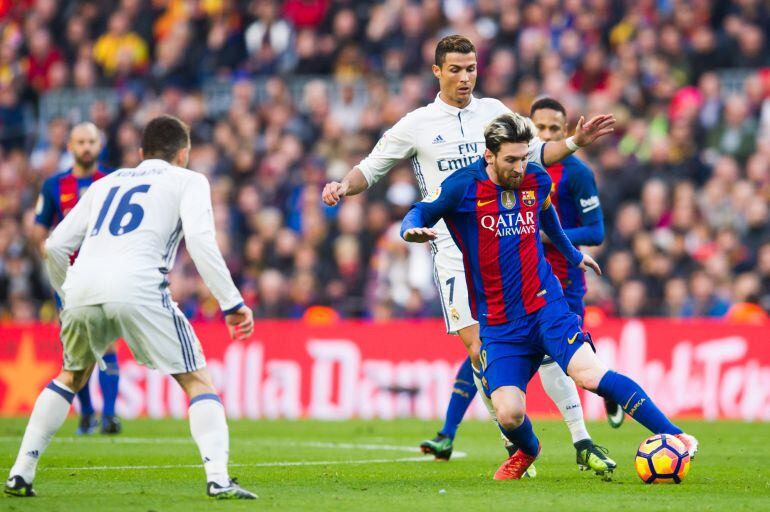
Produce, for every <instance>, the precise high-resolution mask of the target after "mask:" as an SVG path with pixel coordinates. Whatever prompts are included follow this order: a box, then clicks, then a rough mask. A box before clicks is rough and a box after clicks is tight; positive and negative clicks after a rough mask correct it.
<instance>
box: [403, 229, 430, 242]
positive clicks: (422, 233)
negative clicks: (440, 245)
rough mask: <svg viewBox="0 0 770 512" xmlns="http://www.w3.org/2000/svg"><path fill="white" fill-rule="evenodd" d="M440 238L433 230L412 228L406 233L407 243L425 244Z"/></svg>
mask: <svg viewBox="0 0 770 512" xmlns="http://www.w3.org/2000/svg"><path fill="white" fill-rule="evenodd" d="M436 238H438V233H437V232H436V230H435V229H431V228H412V229H407V230H406V231H404V240H406V241H407V242H417V243H423V242H428V241H430V240H435V239H436Z"/></svg>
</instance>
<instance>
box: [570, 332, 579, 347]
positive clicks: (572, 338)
mask: <svg viewBox="0 0 770 512" xmlns="http://www.w3.org/2000/svg"><path fill="white" fill-rule="evenodd" d="M578 334H580V331H578V332H576V333H575V334H573V335H572V337H571V338H567V343H569V344H570V345H572V344H573V343H575V340H576V339H577V337H578Z"/></svg>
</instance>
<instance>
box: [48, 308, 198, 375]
mask: <svg viewBox="0 0 770 512" xmlns="http://www.w3.org/2000/svg"><path fill="white" fill-rule="evenodd" d="M118 338H123V339H124V340H125V341H126V344H128V347H129V348H130V349H131V353H132V354H133V355H134V359H136V362H137V363H139V364H142V365H144V366H147V367H149V368H157V369H158V370H160V371H161V372H163V373H165V374H169V375H174V374H178V373H188V372H192V371H195V370H199V369H201V368H203V367H205V366H206V359H205V358H204V357H203V350H202V348H201V344H200V341H198V337H197V336H195V332H193V330H192V327H191V326H190V322H188V321H187V318H185V316H184V315H183V314H182V312H181V311H180V310H179V308H178V307H176V304H175V303H174V302H172V301H171V300H170V299H168V300H164V302H163V304H162V305H161V304H158V305H157V306H140V305H136V304H124V303H107V304H100V305H96V306H81V307H76V308H71V309H65V310H64V311H63V312H62V314H61V341H62V345H63V347H64V369H66V370H70V371H75V370H83V369H85V368H87V367H89V366H91V365H93V364H94V363H96V362H99V361H100V360H101V357H102V355H104V351H105V350H106V349H107V348H108V347H109V346H110V345H111V344H113V343H114V342H115V340H117V339H118Z"/></svg>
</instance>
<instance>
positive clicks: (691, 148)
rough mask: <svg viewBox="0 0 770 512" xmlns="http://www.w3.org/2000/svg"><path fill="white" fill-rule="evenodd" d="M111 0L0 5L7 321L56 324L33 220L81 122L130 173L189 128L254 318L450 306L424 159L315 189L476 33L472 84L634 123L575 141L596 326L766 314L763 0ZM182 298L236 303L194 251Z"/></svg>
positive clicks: (109, 161)
mask: <svg viewBox="0 0 770 512" xmlns="http://www.w3.org/2000/svg"><path fill="white" fill-rule="evenodd" d="M0 4H2V2H0ZM113 4H114V5H107V3H105V2H94V1H89V2H56V1H54V0H37V1H36V2H34V9H30V8H14V7H9V8H8V10H7V11H6V12H5V15H4V16H3V17H2V18H0V319H8V318H13V319H14V320H17V321H32V320H34V319H36V318H37V319H42V320H44V321H52V320H54V316H55V313H54V312H55V308H54V307H53V302H52V298H51V294H50V291H49V288H48V286H47V283H46V282H45V279H44V278H43V276H42V272H41V270H40V268H41V267H40V263H39V262H38V261H37V259H36V258H35V257H34V256H33V251H30V250H29V247H28V245H29V237H28V229H29V224H30V219H31V216H32V214H33V212H34V208H35V199H36V196H37V192H38V188H39V187H40V184H41V183H42V181H43V180H44V179H45V178H46V177H48V176H50V175H51V174H53V173H55V172H58V171H61V170H65V169H66V168H68V167H69V166H71V165H72V159H71V156H70V155H68V154H67V152H66V148H65V143H66V138H67V131H68V128H69V126H70V125H71V124H73V123H75V122H78V121H81V120H84V118H88V119H89V120H91V121H93V122H94V123H95V124H96V125H97V126H98V127H99V129H100V130H101V131H102V136H103V138H104V142H105V144H104V150H103V153H102V155H101V161H102V163H103V164H104V165H106V166H109V167H119V166H133V165H136V163H137V162H138V158H139V156H138V151H137V148H138V145H139V140H140V136H141V127H142V126H143V125H144V124H145V123H146V122H147V121H148V120H149V119H150V118H152V117H153V116H155V115H158V114H161V113H171V114H174V115H177V116H179V117H181V118H182V119H183V120H184V121H185V122H187V123H188V124H189V125H190V127H191V133H192V140H193V151H192V154H191V163H190V165H191V167H192V168H194V169H195V170H197V171H199V172H202V173H204V174H206V175H207V176H208V177H209V179H210V181H211V183H212V196H213V204H214V217H215V222H216V225H217V227H218V230H219V243H220V245H221V247H222V250H223V252H224V253H225V257H226V258H227V261H228V264H229V265H230V268H231V269H232V272H233V275H234V278H235V280H236V282H237V283H238V285H239V286H240V287H241V289H242V290H243V293H244V298H245V299H246V301H247V302H248V303H249V304H250V305H253V306H254V310H255V313H256V314H257V316H258V317H291V318H302V317H313V318H316V317H319V316H321V317H324V318H327V319H328V318H332V319H333V318H334V317H335V315H339V316H341V317H364V318H378V319H379V318H391V317H421V316H440V314H441V313H440V308H439V307H438V304H437V300H436V294H437V293H438V292H437V290H436V287H435V283H434V279H433V273H432V268H431V265H432V263H431V255H430V250H429V248H428V247H427V246H421V245H414V244H405V243H404V242H402V241H401V240H400V239H399V237H398V223H399V222H400V220H401V217H402V216H403V214H404V212H405V211H406V209H408V207H409V205H410V204H411V203H412V202H414V201H415V200H419V194H418V188H417V186H416V183H415V179H414V176H413V174H412V171H411V170H410V169H409V168H408V164H407V163H406V162H405V163H404V164H403V165H399V166H397V167H396V168H394V169H393V171H392V172H391V173H389V175H388V177H387V179H384V180H383V183H380V184H378V185H377V186H375V187H373V188H372V189H371V190H369V191H367V193H366V194H365V195H362V196H359V197H356V198H347V199H345V201H343V202H342V204H341V206H339V207H337V208H326V207H324V206H322V205H321V203H320V198H319V190H320V187H322V186H323V183H324V182H326V181H328V180H330V179H339V178H341V177H342V175H344V173H345V172H346V171H347V170H348V169H350V167H351V166H353V165H355V164H357V163H358V162H359V161H360V160H361V159H362V158H363V157H364V156H366V154H367V153H368V152H369V151H370V150H371V148H372V147H373V146H374V144H376V143H377V141H378V140H379V138H380V137H381V135H382V133H383V132H384V131H385V130H387V129H388V128H389V127H390V126H392V125H393V124H394V123H395V122H397V121H398V120H399V118H400V117H401V116H403V115H404V114H406V113H407V112H408V111H410V110H412V109H414V108H417V107H419V106H422V105H424V104H425V103H426V102H429V101H432V99H433V98H434V97H435V94H436V89H437V86H436V82H435V78H434V77H433V75H432V73H431V64H432V63H433V58H434V49H435V43H436V41H437V40H438V38H440V37H442V36H444V35H447V34H451V33H458V32H459V33H463V34H464V35H466V36H468V37H471V38H472V39H473V40H474V42H475V43H476V46H477V48H478V55H477V57H478V62H479V82H478V88H477V95H480V96H481V95H489V96H496V97H499V98H500V99H501V100H502V101H504V102H505V103H506V104H507V105H509V106H510V107H511V108H513V109H514V110H517V111H520V112H522V113H526V112H528V111H529V106H530V103H531V101H532V100H533V99H535V98H536V97H537V96H539V95H542V94H550V95H555V96H556V97H557V98H558V99H559V100H560V101H562V102H563V103H565V104H566V105H567V106H568V111H569V112H571V113H573V115H574V117H573V118H571V119H570V120H569V125H570V127H574V125H575V123H576V122H577V119H578V118H579V116H580V115H584V116H586V117H588V116H590V115H593V114H596V113H600V112H612V113H614V114H615V116H616V118H617V119H618V124H617V127H616V131H615V135H614V137H611V138H610V137H608V138H607V139H606V140H604V141H602V142H601V143H600V144H598V145H596V146H595V147H593V146H592V147H590V148H586V149H585V150H581V152H580V154H579V156H580V157H581V158H582V159H584V160H586V161H587V162H588V163H589V164H590V165H591V167H592V168H593V169H594V170H595V173H596V179H597V183H598V186H599V191H600V195H601V201H602V205H603V209H604V213H605V221H606V223H607V226H606V231H607V233H608V235H607V240H606V242H605V244H604V245H603V246H601V247H598V248H592V253H593V254H595V255H596V257H597V258H598V260H599V262H600V263H601V264H602V265H603V267H604V269H605V275H604V276H602V277H594V276H588V295H587V301H588V302H589V304H591V305H593V308H592V311H594V313H595V314H596V315H599V316H600V315H602V314H605V315H613V314H617V315H621V316H627V317H637V316H643V315H662V316H672V317H691V316H711V317H722V318H725V317H726V318H729V319H730V320H731V321H738V320H737V319H744V320H745V319H751V320H752V321H753V319H756V318H762V316H761V314H764V313H762V311H764V312H770V220H769V219H768V217H770V215H769V211H770V60H768V59H770V51H768V50H769V48H768V37H767V30H766V28H767V27H768V26H770V16H769V15H768V10H767V9H766V8H762V7H761V6H760V4H761V3H760V4H758V3H757V2H751V1H750V2H738V3H731V4H729V5H728V4H724V5H723V4H721V3H718V2H714V1H713V0H706V1H705V2H702V3H698V4H689V3H681V2H680V3H675V4H671V5H668V4H666V5H665V6H664V5H663V4H660V5H659V6H657V7H654V6H653V7H649V6H646V5H637V4H633V5H632V4H624V3H622V2H620V3H618V2H614V3H613V2H609V3H608V2H594V3H591V4H590V6H588V7H586V6H585V5H583V4H581V3H580V2H572V1H570V2H566V1H551V2H524V3H520V2H518V3H517V2H511V1H507V0H506V1H504V2H491V1H480V2H467V1H451V2H442V1H439V0H416V1H412V0H410V1H405V0H384V1H381V2H373V1H360V2H353V1H351V0H336V1H334V2H332V1H329V0H285V1H283V2H278V1H277V0H242V1H239V0H217V1H205V2H189V1H186V0H157V1H156V0H152V1H148V0H119V1H115V2H113ZM25 5H26V4H25ZM171 287H172V291H173V293H174V297H175V298H176V300H177V301H178V303H179V304H180V307H181V308H182V309H183V311H184V312H185V314H187V315H188V316H190V317H192V318H197V319H204V320H205V319H211V318H215V317H216V315H218V314H219V313H218V309H217V306H216V304H215V301H214V300H213V298H212V297H211V295H210V293H209V292H208V291H206V289H205V287H204V286H202V285H201V282H200V280H199V278H198V277H197V274H196V273H195V271H194V268H193V266H192V263H191V261H190V258H189V256H188V255H187V254H186V253H185V251H184V248H182V249H180V251H179V256H178V263H177V266H176V267H175V269H174V271H173V272H172V275H171ZM318 306H320V308H319V307H318ZM330 308H332V309H333V310H334V311H332V310H331V309H330ZM758 312H759V313H760V314H758Z"/></svg>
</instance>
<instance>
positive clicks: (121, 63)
mask: <svg viewBox="0 0 770 512" xmlns="http://www.w3.org/2000/svg"><path fill="white" fill-rule="evenodd" d="M129 23H130V21H129V18H128V16H127V15H126V13H124V12H122V11H117V12H115V13H113V14H112V16H110V20H109V24H108V26H107V32H106V33H104V34H103V35H101V36H100V37H99V38H98V39H97V40H96V43H95V44H94V61H95V62H96V63H97V64H99V65H100V66H101V67H102V69H103V70H104V74H105V76H108V77H110V76H113V75H115V74H116V73H118V72H122V73H126V74H130V73H132V72H137V71H143V70H144V69H145V68H146V67H147V64H148V49H147V43H146V42H145V41H144V40H143V39H142V38H141V37H139V36H138V35H137V34H136V33H135V32H130V31H129Z"/></svg>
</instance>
